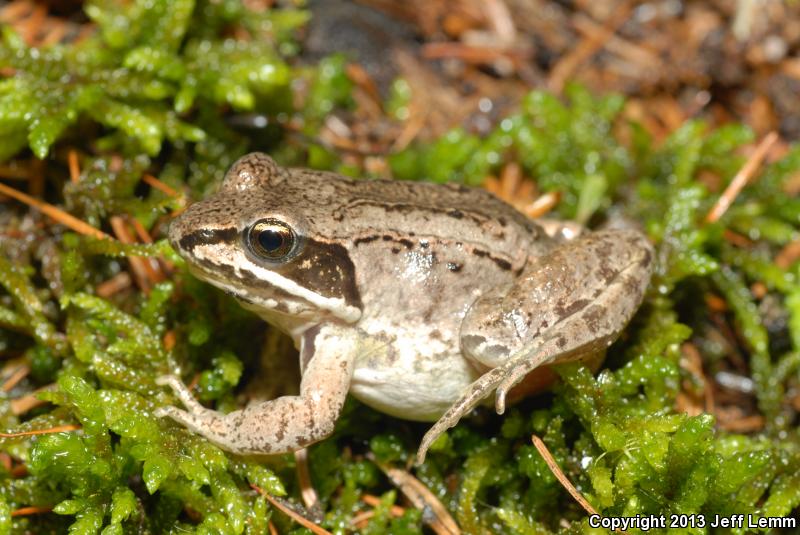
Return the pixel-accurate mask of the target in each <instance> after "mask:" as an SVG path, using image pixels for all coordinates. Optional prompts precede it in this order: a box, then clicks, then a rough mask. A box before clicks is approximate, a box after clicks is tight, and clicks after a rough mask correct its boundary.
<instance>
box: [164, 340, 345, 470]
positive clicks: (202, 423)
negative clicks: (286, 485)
mask: <svg viewBox="0 0 800 535" xmlns="http://www.w3.org/2000/svg"><path fill="white" fill-rule="evenodd" d="M304 350H305V351H304ZM309 350H313V351H314V353H313V355H312V356H311V358H310V360H309V362H308V364H307V365H306V366H305V369H304V373H303V378H302V381H301V383H300V395H298V396H284V397H280V398H277V399H274V400H271V401H265V402H261V403H256V404H254V405H250V406H248V407H246V408H244V409H242V410H237V411H233V412H230V413H228V414H222V413H220V412H217V411H214V410H211V409H207V408H205V407H203V406H202V405H200V404H199V403H198V402H197V401H196V400H195V399H194V397H192V394H191V392H189V390H188V389H187V388H186V386H184V384H183V383H182V382H181V381H180V379H178V378H177V377H175V376H172V375H168V376H164V377H160V378H159V379H158V380H157V383H158V384H161V385H167V386H169V387H170V388H172V390H174V391H175V393H176V395H177V396H178V398H179V399H180V400H181V402H182V403H183V404H184V405H185V406H186V409H187V410H181V409H178V408H176V407H160V408H158V409H156V411H155V415H156V416H159V417H164V416H168V417H170V418H172V419H173V420H175V421H176V422H178V423H180V424H182V425H184V426H186V427H187V428H189V429H191V430H192V431H194V432H195V433H198V434H200V435H202V436H204V437H206V438H207V439H208V440H210V441H211V442H213V443H214V444H216V445H217V446H219V447H220V448H222V449H224V450H227V451H230V452H233V453H239V454H277V453H287V452H291V451H295V450H298V449H300V448H303V447H306V446H308V445H310V444H313V443H315V442H318V441H320V440H322V439H324V438H326V437H327V436H328V435H330V434H331V433H332V432H333V428H334V425H335V423H336V420H337V419H338V418H339V414H340V412H341V410H342V405H343V404H344V401H345V398H346V397H347V392H348V390H349V389H350V380H351V378H352V376H353V367H354V362H355V354H356V351H355V346H354V345H353V344H352V343H351V336H349V335H348V334H347V332H346V331H344V330H340V329H337V328H336V327H323V328H321V329H310V330H309V331H307V333H306V335H304V336H303V338H302V347H301V354H304V353H307V352H308V351H309Z"/></svg>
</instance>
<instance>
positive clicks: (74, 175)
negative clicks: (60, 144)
mask: <svg viewBox="0 0 800 535" xmlns="http://www.w3.org/2000/svg"><path fill="white" fill-rule="evenodd" d="M67 163H68V164H69V179H70V181H71V182H72V183H73V184H77V183H78V181H79V180H80V179H81V167H80V164H79V163H78V153H77V152H76V151H75V149H70V151H69V152H68V153H67Z"/></svg>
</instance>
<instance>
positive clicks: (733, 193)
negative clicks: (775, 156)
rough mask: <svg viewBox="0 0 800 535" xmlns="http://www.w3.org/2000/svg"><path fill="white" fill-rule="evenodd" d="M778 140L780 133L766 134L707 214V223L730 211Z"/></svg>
mask: <svg viewBox="0 0 800 535" xmlns="http://www.w3.org/2000/svg"><path fill="white" fill-rule="evenodd" d="M776 141H778V134H777V133H775V132H770V133H769V134H767V135H766V136H764V139H762V140H761V143H759V144H758V146H757V147H756V150H754V151H753V154H751V155H750V158H748V160H747V162H745V164H744V165H743V166H742V168H741V169H740V170H739V172H738V173H736V176H734V177H733V180H731V183H730V184H728V187H727V188H725V191H723V192H722V195H720V197H719V199H717V202H716V203H715V204H714V206H713V207H712V208H711V210H709V212H708V215H706V223H713V222H715V221H717V220H719V218H720V217H722V215H723V214H724V213H725V212H727V211H728V208H729V207H730V205H731V204H733V201H734V200H735V199H736V197H737V196H738V195H739V192H741V191H742V189H744V187H745V186H746V185H747V183H748V182H749V181H750V179H751V178H752V177H753V175H754V174H755V172H756V171H757V170H758V168H759V167H760V166H761V162H763V161H764V158H765V157H766V156H767V153H768V152H769V149H771V148H772V145H774V144H775V142H776Z"/></svg>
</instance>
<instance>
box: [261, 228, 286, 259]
mask: <svg viewBox="0 0 800 535" xmlns="http://www.w3.org/2000/svg"><path fill="white" fill-rule="evenodd" d="M285 240H286V238H285V236H284V233H283V232H281V231H279V230H275V229H265V230H262V231H261V232H259V233H258V244H259V245H260V246H261V247H262V248H263V249H264V250H265V251H267V252H269V253H273V252H275V251H277V250H278V249H280V248H281V247H283V245H284V242H285Z"/></svg>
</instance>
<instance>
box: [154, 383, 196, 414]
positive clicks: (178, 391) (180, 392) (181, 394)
mask: <svg viewBox="0 0 800 535" xmlns="http://www.w3.org/2000/svg"><path fill="white" fill-rule="evenodd" d="M155 382H156V384H157V385H158V386H168V387H170V388H171V389H172V391H173V392H174V393H175V395H176V396H178V399H179V400H180V401H181V403H183V405H184V406H185V407H186V408H187V409H188V410H189V412H191V413H201V412H205V411H206V410H207V409H206V408H205V407H203V406H202V405H201V404H200V403H199V402H198V401H197V400H196V399H195V398H194V396H193V395H192V392H191V391H190V390H189V389H188V388H187V387H186V385H185V384H183V381H181V380H180V378H179V377H178V376H177V375H162V376H160V377H157V378H156V381H155ZM172 408H174V407H172ZM175 410H179V409H175Z"/></svg>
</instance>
